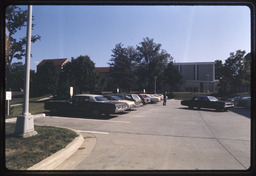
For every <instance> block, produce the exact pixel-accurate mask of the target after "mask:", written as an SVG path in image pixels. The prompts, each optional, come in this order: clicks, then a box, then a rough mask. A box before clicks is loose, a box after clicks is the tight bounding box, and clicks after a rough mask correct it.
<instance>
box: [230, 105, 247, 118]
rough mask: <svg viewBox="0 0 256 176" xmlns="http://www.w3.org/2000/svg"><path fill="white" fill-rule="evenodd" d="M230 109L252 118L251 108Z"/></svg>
mask: <svg viewBox="0 0 256 176" xmlns="http://www.w3.org/2000/svg"><path fill="white" fill-rule="evenodd" d="M230 111H232V112H234V113H236V114H239V115H242V116H245V117H247V118H251V110H250V109H245V108H240V107H235V108H231V109H230Z"/></svg>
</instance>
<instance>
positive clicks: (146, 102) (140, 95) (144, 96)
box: [138, 94, 151, 105]
mask: <svg viewBox="0 0 256 176" xmlns="http://www.w3.org/2000/svg"><path fill="white" fill-rule="evenodd" d="M138 96H139V97H140V99H141V100H142V102H143V104H144V105H145V104H148V103H151V99H150V97H149V96H147V95H146V94H139V95H138Z"/></svg>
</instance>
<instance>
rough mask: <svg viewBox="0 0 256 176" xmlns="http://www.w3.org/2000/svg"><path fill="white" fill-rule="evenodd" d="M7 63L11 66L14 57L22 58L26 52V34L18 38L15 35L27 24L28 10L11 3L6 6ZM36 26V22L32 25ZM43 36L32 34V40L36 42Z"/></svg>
mask: <svg viewBox="0 0 256 176" xmlns="http://www.w3.org/2000/svg"><path fill="white" fill-rule="evenodd" d="M5 17H6V18H5V23H6V34H5V35H6V37H5V38H6V44H7V46H6V56H5V60H6V65H7V67H10V66H11V63H12V60H13V58H16V59H22V58H23V57H24V56H25V54H26V48H25V47H26V41H27V38H26V36H25V37H23V38H20V39H19V40H17V39H16V38H15V37H14V35H15V34H16V33H17V32H18V31H19V30H21V29H22V28H23V27H26V26H27V18H28V11H27V10H22V9H21V8H19V7H17V6H13V5H10V6H8V7H7V8H6V16H5ZM32 26H34V24H33V25H32ZM40 38H41V36H39V35H32V36H31V41H32V42H33V43H34V42H36V41H37V40H40Z"/></svg>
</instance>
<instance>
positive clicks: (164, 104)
mask: <svg viewBox="0 0 256 176" xmlns="http://www.w3.org/2000/svg"><path fill="white" fill-rule="evenodd" d="M163 106H166V92H164V102H163Z"/></svg>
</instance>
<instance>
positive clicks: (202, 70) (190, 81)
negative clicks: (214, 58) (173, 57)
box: [173, 62, 217, 92]
mask: <svg viewBox="0 0 256 176" xmlns="http://www.w3.org/2000/svg"><path fill="white" fill-rule="evenodd" d="M173 65H175V66H176V68H177V69H178V70H179V72H180V73H181V75H182V77H183V85H182V87H181V90H182V91H187V92H214V91H216V88H217V86H216V85H217V82H216V81H215V63H214V62H190V63H189V62H188V63H173Z"/></svg>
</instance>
